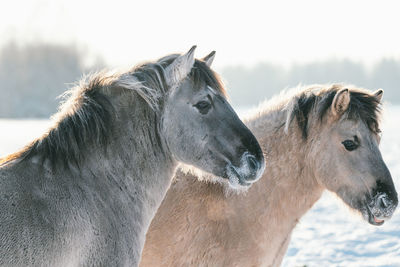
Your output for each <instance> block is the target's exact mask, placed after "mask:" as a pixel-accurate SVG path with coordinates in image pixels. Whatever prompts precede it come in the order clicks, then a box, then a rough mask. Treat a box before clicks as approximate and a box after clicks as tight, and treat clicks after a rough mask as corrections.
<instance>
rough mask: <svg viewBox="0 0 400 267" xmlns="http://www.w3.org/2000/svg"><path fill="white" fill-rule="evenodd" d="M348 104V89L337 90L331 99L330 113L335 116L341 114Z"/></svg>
mask: <svg viewBox="0 0 400 267" xmlns="http://www.w3.org/2000/svg"><path fill="white" fill-rule="evenodd" d="M349 105H350V92H349V89H347V88H345V89H341V90H339V91H338V92H337V93H336V95H335V97H334V98H333V101H332V113H333V115H335V116H338V115H341V114H343V112H345V111H346V110H347V108H348V107H349Z"/></svg>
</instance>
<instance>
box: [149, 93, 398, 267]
mask: <svg viewBox="0 0 400 267" xmlns="http://www.w3.org/2000/svg"><path fill="white" fill-rule="evenodd" d="M333 88H335V87H333ZM339 88H340V87H339ZM313 90H315V88H314V89H313ZM313 90H310V89H309V90H308V91H307V90H305V91H306V92H313ZM330 90H331V91H332V92H333V93H336V92H337V90H339V89H338V88H335V89H330ZM330 90H328V91H330ZM316 91H317V92H316V95H318V94H321V95H322V96H321V99H326V98H325V96H323V94H324V92H323V91H324V89H321V88H319V89H318V90H316ZM328 91H327V92H326V93H328ZM299 95H301V94H300V93H299V94H298V95H294V96H293V95H291V96H290V98H288V99H286V100H284V101H281V102H279V103H276V100H272V101H270V102H268V103H267V105H264V106H262V107H261V108H259V109H257V113H256V114H255V115H254V116H253V117H252V118H250V119H249V120H247V123H246V124H247V125H248V127H249V128H250V129H251V130H252V132H253V133H254V134H255V135H256V137H257V139H258V141H259V142H260V145H261V147H262V148H263V150H264V151H265V152H266V155H267V160H268V165H267V171H266V172H265V173H264V175H263V178H262V179H261V180H260V181H259V182H257V183H256V184H255V185H253V186H252V187H251V188H250V189H249V190H248V191H247V192H246V193H245V194H226V193H225V189H224V188H223V187H222V186H219V185H218V184H205V183H199V182H198V180H197V177H196V175H193V174H187V173H184V172H182V171H179V172H178V173H177V175H176V182H174V183H173V184H172V185H171V187H170V189H169V191H168V193H167V196H166V197H165V199H164V200H163V202H162V204H161V206H160V208H159V209H158V211H157V214H156V216H155V217H154V219H153V221H152V223H151V226H150V228H149V231H148V232H147V237H146V243H145V247H144V250H143V254H142V261H141V266H143V267H145V266H279V265H280V263H281V262H282V259H283V256H284V255H285V253H286V250H287V247H288V244H289V241H290V236H291V232H292V230H293V229H294V227H295V226H296V224H297V223H298V221H299V219H300V218H301V217H302V216H303V215H304V214H305V213H306V212H307V211H308V210H309V209H310V208H311V207H312V205H313V204H314V203H315V202H316V201H317V200H318V199H319V198H320V196H321V194H322V192H323V191H324V190H325V189H326V188H327V185H326V184H327V182H325V181H324V180H323V178H321V177H320V176H319V175H318V171H319V169H320V168H322V169H328V170H330V171H332V172H333V173H340V172H341V170H340V168H343V169H344V171H347V172H349V170H351V169H349V168H345V167H341V166H338V169H334V170H332V169H330V166H329V163H327V162H324V161H321V160H325V159H324V157H322V155H320V154H318V153H317V155H318V156H316V155H313V154H312V153H316V152H315V150H316V149H317V148H315V147H314V145H315V146H316V147H318V146H319V147H320V149H322V150H320V151H321V152H320V153H322V154H326V155H327V156H326V157H327V159H328V160H330V161H331V162H335V161H336V158H335V154H334V152H333V150H332V151H330V154H329V153H328V152H327V151H326V150H325V151H323V150H324V146H323V145H321V144H322V143H323V140H324V138H327V140H333V141H336V137H334V136H333V133H332V131H333V130H332V128H330V129H329V134H328V133H324V132H323V129H325V127H323V125H324V124H328V125H335V124H336V123H338V124H342V123H347V122H346V120H345V119H343V121H341V120H339V121H340V122H337V120H333V121H330V120H331V118H330V116H331V115H329V112H330V111H328V114H327V115H326V117H324V118H323V120H324V121H321V122H319V117H318V116H317V114H315V113H318V108H319V104H318V101H317V100H313V102H312V104H313V105H314V107H312V108H310V109H309V107H307V106H306V105H303V107H301V108H298V106H297V105H298V104H299V103H303V104H304V103H305V102H306V101H305V100H304V98H302V97H299ZM370 97H374V96H370ZM308 98H313V94H310V95H309V96H308ZM308 98H307V99H308ZM354 101H356V100H354ZM271 103H272V104H271ZM296 107H297V108H296ZM305 110H308V111H309V114H306V113H307V112H304V111H305ZM293 114H298V116H299V117H300V119H301V120H298V121H297V122H300V123H295V122H296V121H294V119H293V123H291V116H292V115H293ZM303 115H305V116H303ZM345 117H346V116H345ZM306 119H307V120H308V121H307V120H306ZM296 120H297V119H296ZM305 120H306V125H303V124H301V123H304V121H305ZM359 124H362V123H360V122H359ZM321 125H322V126H321ZM285 126H286V127H285ZM299 126H301V127H299ZM303 126H305V127H306V130H307V134H308V137H307V138H304V128H303ZM334 127H335V126H334ZM299 128H300V129H299ZM321 128H322V129H321ZM350 128H351V127H350ZM327 131H328V130H327ZM363 131H364V132H369V130H368V129H363ZM320 135H322V136H323V137H324V138H322V137H319V136H320ZM374 138H376V137H374ZM339 144H340V142H339ZM340 145H341V144H340ZM342 150H343V149H342V148H341V147H340V150H339V151H340V152H341V151H342ZM345 152H347V151H343V153H345ZM344 156H345V154H343V156H342V157H344ZM376 157H377V160H375V162H378V160H379V157H380V154H379V151H377V154H376ZM360 161H361V160H360ZM379 163H380V164H382V162H379ZM380 164H375V165H374V168H381V166H382V168H381V172H380V175H377V177H378V179H380V178H382V177H385V175H386V177H387V179H388V180H386V181H385V183H387V184H388V186H387V187H388V189H387V194H392V197H391V201H393V206H392V209H394V208H395V207H396V205H397V195H396V193H395V190H394V186H393V184H392V183H391V178H390V174H389V176H387V173H386V172H385V167H384V164H383V165H380ZM357 168H358V166H356V164H354V165H353V169H354V171H353V172H356V169H357ZM362 168H364V170H363V175H365V177H363V178H364V179H365V180H367V178H368V175H367V171H366V167H365V166H363V167H362ZM356 174H357V173H355V174H354V180H355V181H353V183H354V189H352V190H354V191H356V190H361V189H362V190H365V188H364V187H363V186H360V185H359V184H358V182H357V180H358V179H359V177H357V176H356ZM339 175H340V174H339ZM325 176H327V175H325ZM344 176H345V175H343V177H342V176H339V177H338V178H336V179H332V180H335V181H337V182H338V183H342V184H341V186H342V188H341V189H338V190H333V189H330V190H331V191H333V192H335V193H336V194H338V195H339V196H340V197H341V198H342V199H343V200H344V201H345V202H346V203H347V202H349V203H352V202H353V204H352V205H354V206H356V205H355V204H354V203H357V200H358V199H357V198H358V197H360V198H361V199H364V196H363V193H362V192H360V193H358V192H357V194H356V195H354V196H352V195H351V193H347V195H345V196H343V195H340V194H341V193H340V192H342V191H346V190H345V189H343V188H344V187H345V186H344V184H345V183H348V187H350V185H351V187H352V186H353V184H352V183H350V182H347V181H342V180H345V179H344V178H345V177H344ZM390 185H391V186H390ZM389 187H390V188H389ZM346 188H347V187H346ZM374 188H376V184H373V183H371V185H369V188H367V189H368V192H367V194H369V192H371V194H372V192H374V190H375V189H374ZM393 192H394V193H393ZM351 207H353V206H351ZM353 208H354V209H355V208H356V207H353ZM357 208H358V207H357ZM358 209H359V211H362V208H358ZM392 212H393V210H392V211H391V212H389V213H388V216H389V217H390V215H391V213H392ZM363 216H365V215H364V213H363ZM365 219H367V220H368V219H370V218H365ZM376 221H378V222H379V220H378V219H376ZM376 221H373V222H372V223H376Z"/></svg>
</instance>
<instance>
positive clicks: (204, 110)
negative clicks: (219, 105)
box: [194, 101, 211, 114]
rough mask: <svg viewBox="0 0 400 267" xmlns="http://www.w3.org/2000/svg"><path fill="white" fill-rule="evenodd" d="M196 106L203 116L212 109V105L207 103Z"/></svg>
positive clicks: (198, 103)
mask: <svg viewBox="0 0 400 267" xmlns="http://www.w3.org/2000/svg"><path fill="white" fill-rule="evenodd" d="M194 106H195V107H196V108H197V109H198V110H199V112H200V113H201V114H206V113H207V112H208V111H209V110H210V108H211V104H210V103H209V102H207V101H200V102H197V103H196V104H195V105H194Z"/></svg>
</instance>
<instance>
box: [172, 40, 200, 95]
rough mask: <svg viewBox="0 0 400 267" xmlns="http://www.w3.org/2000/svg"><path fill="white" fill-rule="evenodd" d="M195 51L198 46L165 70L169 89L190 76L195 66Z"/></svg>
mask: <svg viewBox="0 0 400 267" xmlns="http://www.w3.org/2000/svg"><path fill="white" fill-rule="evenodd" d="M195 49H196V46H195V45H194V46H192V48H190V50H189V51H188V52H187V53H186V54H183V55H181V56H178V57H177V58H176V59H175V60H174V61H173V62H172V63H171V64H170V65H169V66H168V67H166V68H165V78H166V81H167V84H168V86H169V87H171V86H174V85H176V84H178V83H179V82H180V81H182V80H183V79H185V78H186V76H188V75H189V73H190V71H191V70H192V67H193V64H194V50H195Z"/></svg>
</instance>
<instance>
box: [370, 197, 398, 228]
mask: <svg viewBox="0 0 400 267" xmlns="http://www.w3.org/2000/svg"><path fill="white" fill-rule="evenodd" d="M397 204H398V200H397V197H396V198H394V199H393V198H390V197H389V196H388V195H387V194H386V193H378V194H376V195H375V196H374V197H373V198H372V199H371V200H370V201H369V203H368V204H367V205H366V206H367V216H368V222H369V223H370V224H372V225H377V226H379V225H382V224H383V223H384V222H385V220H388V219H390V218H391V217H392V215H393V213H394V211H395V210H396V207H397Z"/></svg>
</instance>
